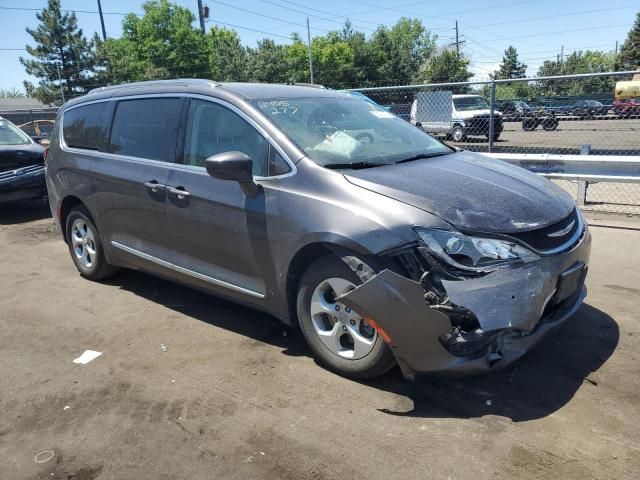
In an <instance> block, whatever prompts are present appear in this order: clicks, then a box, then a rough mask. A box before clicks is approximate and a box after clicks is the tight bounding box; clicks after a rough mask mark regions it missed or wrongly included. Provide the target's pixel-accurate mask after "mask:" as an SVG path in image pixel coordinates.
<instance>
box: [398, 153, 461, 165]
mask: <svg viewBox="0 0 640 480" xmlns="http://www.w3.org/2000/svg"><path fill="white" fill-rule="evenodd" d="M452 153H455V152H436V153H419V154H418V155H414V156H413V157H409V158H403V159H402V160H398V161H397V162H395V163H396V164H398V163H405V162H413V161H414V160H422V159H423V158H434V157H442V156H443V155H451V154H452Z"/></svg>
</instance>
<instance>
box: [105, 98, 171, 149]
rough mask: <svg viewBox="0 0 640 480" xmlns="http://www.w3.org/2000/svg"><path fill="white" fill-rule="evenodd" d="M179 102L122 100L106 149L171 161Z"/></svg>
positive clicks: (169, 99) (117, 108) (118, 106)
mask: <svg viewBox="0 0 640 480" xmlns="http://www.w3.org/2000/svg"><path fill="white" fill-rule="evenodd" d="M181 105H182V100H181V99H179V98H144V99H138V100H121V101H120V102H118V105H117V107H116V111H115V114H114V117H113V125H112V127H111V139H110V144H109V152H111V153H117V154H119V155H127V156H129V157H139V158H147V159H149V160H160V161H162V162H173V161H174V159H175V149H176V138H177V134H178V124H179V120H180V106H181Z"/></svg>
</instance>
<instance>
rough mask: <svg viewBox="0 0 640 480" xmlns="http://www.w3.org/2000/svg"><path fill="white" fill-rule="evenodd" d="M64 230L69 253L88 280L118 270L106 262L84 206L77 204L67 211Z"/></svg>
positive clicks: (98, 237) (99, 241) (98, 236)
mask: <svg viewBox="0 0 640 480" xmlns="http://www.w3.org/2000/svg"><path fill="white" fill-rule="evenodd" d="M66 232H67V245H68V246H69V253H70V254H71V259H72V260H73V263H74V264H75V266H76V268H77V269H78V271H79V272H80V275H82V276H83V277H85V278H87V279H89V280H102V279H104V278H107V277H110V276H111V275H113V274H115V273H116V272H117V271H118V268H117V267H114V266H113V265H110V264H108V263H107V260H106V258H105V255H104V249H103V248H102V239H101V238H100V234H99V233H98V229H97V228H96V226H95V224H94V223H93V220H92V219H91V215H90V214H89V212H88V211H87V209H86V208H85V207H83V206H81V205H79V206H76V207H74V208H73V209H72V210H71V212H69V216H68V217H67V224H66Z"/></svg>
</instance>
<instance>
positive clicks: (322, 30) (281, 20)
mask: <svg viewBox="0 0 640 480" xmlns="http://www.w3.org/2000/svg"><path fill="white" fill-rule="evenodd" d="M215 3H216V4H218V5H224V6H225V7H229V8H233V9H235V10H240V11H241V12H247V13H251V14H253V15H258V16H260V17H264V18H268V19H270V20H276V21H278V22H283V23H288V24H289V25H296V26H298V27H302V28H305V29H306V28H307V26H306V25H303V24H301V23H296V22H291V21H289V20H284V19H282V18H277V17H272V16H270V15H265V14H263V13H259V12H256V11H254V10H249V9H247V8H242V7H236V6H235V5H231V4H229V3H225V2H221V1H220V0H216V2H215ZM311 29H312V30H319V31H321V32H325V33H328V32H329V31H330V30H325V29H324V28H318V27H311Z"/></svg>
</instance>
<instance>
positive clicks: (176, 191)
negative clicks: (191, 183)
mask: <svg viewBox="0 0 640 480" xmlns="http://www.w3.org/2000/svg"><path fill="white" fill-rule="evenodd" d="M167 192H168V193H170V194H171V195H175V196H176V197H178V199H179V200H184V199H185V198H187V197H188V196H190V195H191V193H189V192H187V191H186V190H185V189H184V188H182V187H177V188H176V187H167Z"/></svg>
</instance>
